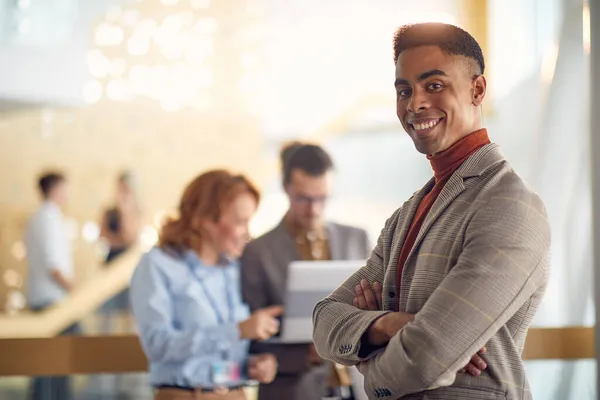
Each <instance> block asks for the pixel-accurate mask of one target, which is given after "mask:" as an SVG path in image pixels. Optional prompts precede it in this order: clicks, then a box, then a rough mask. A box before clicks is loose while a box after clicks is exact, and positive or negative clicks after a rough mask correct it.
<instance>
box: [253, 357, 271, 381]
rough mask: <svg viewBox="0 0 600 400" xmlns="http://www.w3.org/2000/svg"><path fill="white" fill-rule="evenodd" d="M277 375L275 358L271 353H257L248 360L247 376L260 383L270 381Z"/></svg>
mask: <svg viewBox="0 0 600 400" xmlns="http://www.w3.org/2000/svg"><path fill="white" fill-rule="evenodd" d="M275 375H277V359H276V358H275V356H274V355H273V354H259V355H257V356H251V357H250V359H249V360H248V376H249V377H250V379H253V380H255V381H258V382H260V383H271V382H273V379H275Z"/></svg>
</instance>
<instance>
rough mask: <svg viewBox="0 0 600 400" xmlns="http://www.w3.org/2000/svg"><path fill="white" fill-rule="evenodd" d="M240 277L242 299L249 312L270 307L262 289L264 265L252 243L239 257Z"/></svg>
mask: <svg viewBox="0 0 600 400" xmlns="http://www.w3.org/2000/svg"><path fill="white" fill-rule="evenodd" d="M240 276H241V286H242V297H243V298H244V301H245V302H246V304H248V306H249V307H250V311H251V312H254V311H256V310H258V309H261V308H265V307H267V306H270V305H271V304H269V301H268V297H267V296H268V293H267V291H266V290H265V287H264V285H265V284H266V277H265V271H264V265H263V263H262V260H261V258H260V253H259V252H257V251H256V250H255V246H254V243H249V244H248V245H247V246H246V248H245V249H244V252H243V253H242V256H241V257H240Z"/></svg>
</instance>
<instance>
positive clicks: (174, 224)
mask: <svg viewBox="0 0 600 400" xmlns="http://www.w3.org/2000/svg"><path fill="white" fill-rule="evenodd" d="M242 193H249V194H250V195H252V197H254V198H255V199H256V202H257V203H258V201H259V200H260V193H259V191H258V190H257V189H256V187H255V186H254V185H253V184H252V183H251V182H250V181H249V180H248V179H247V178H246V177H244V176H243V175H233V174H231V173H229V172H228V171H225V170H213V171H209V172H205V173H203V174H202V175H200V176H198V177H197V178H196V179H194V180H193V181H192V182H191V183H190V184H188V186H187V187H186V189H185V191H184V192H183V196H182V197H181V202H180V203H179V216H178V217H176V218H171V219H169V220H168V221H167V222H166V223H165V224H164V226H163V227H162V230H161V232H160V235H159V245H160V247H162V248H169V249H173V250H177V251H183V250H186V249H197V248H199V246H200V244H201V243H202V240H203V239H204V232H203V230H202V222H204V221H207V220H210V221H213V222H217V221H218V220H219V218H220V217H221V213H222V211H223V209H224V208H225V207H226V206H227V205H228V204H229V203H231V202H232V201H233V200H235V198H236V197H237V196H239V195H240V194H242Z"/></svg>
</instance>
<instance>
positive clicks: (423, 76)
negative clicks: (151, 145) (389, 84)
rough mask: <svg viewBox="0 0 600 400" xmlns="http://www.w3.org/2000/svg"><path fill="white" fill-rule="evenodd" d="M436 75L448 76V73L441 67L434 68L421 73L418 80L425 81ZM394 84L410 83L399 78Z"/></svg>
mask: <svg viewBox="0 0 600 400" xmlns="http://www.w3.org/2000/svg"><path fill="white" fill-rule="evenodd" d="M436 75H439V76H448V74H447V73H445V72H444V71H442V70H441V69H432V70H430V71H426V72H423V73H422V74H421V75H419V76H418V77H417V82H420V81H424V80H425V79H427V78H429V77H432V76H436ZM394 86H409V84H408V81H407V80H406V79H402V78H398V79H396V80H395V81H394Z"/></svg>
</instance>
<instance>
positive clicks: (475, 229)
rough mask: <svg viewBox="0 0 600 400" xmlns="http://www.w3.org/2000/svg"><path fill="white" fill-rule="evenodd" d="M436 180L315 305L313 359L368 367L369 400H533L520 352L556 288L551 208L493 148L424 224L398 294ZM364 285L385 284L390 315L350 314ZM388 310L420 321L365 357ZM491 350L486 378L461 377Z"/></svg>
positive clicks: (467, 165)
mask: <svg viewBox="0 0 600 400" xmlns="http://www.w3.org/2000/svg"><path fill="white" fill-rule="evenodd" d="M433 183H434V182H433V180H431V181H430V182H428V183H427V185H426V186H425V187H424V188H422V189H421V190H419V191H418V192H416V193H415V194H414V195H413V197H411V198H410V199H409V200H408V201H407V202H406V203H404V205H403V206H402V207H401V208H400V209H398V210H397V211H396V212H395V213H394V214H393V215H392V217H391V218H390V219H389V220H388V221H387V222H386V224H385V227H384V228H383V230H382V232H381V235H380V237H379V241H378V243H377V246H376V247H375V249H374V250H373V252H372V254H371V257H370V258H369V260H368V261H367V265H366V266H364V267H363V268H361V269H360V270H359V271H358V272H356V273H355V274H354V275H353V276H352V277H350V278H349V279H348V280H347V281H346V282H344V283H343V284H342V285H341V286H340V287H339V288H338V289H336V291H335V292H333V293H332V294H331V295H330V296H328V297H327V298H325V299H324V300H322V301H321V302H320V303H319V304H317V306H316V308H315V311H314V325H315V328H314V341H315V345H316V347H317V350H318V352H319V354H320V355H321V356H322V357H324V358H327V359H330V360H333V361H335V362H338V363H340V364H344V365H357V364H359V363H360V369H361V370H362V371H363V373H364V375H365V389H366V392H367V395H368V396H369V398H370V399H380V398H383V399H400V398H401V399H415V400H416V399H423V400H426V399H430V400H436V399H440V400H441V399H444V400H452V399H482V400H483V399H511V400H526V399H531V392H530V389H529V385H528V382H527V378H526V376H525V370H524V367H523V363H522V361H521V352H522V350H523V345H524V342H525V335H526V333H527V329H528V327H529V325H530V323H531V320H532V318H533V316H534V314H535V311H536V310H537V308H538V306H539V303H540V301H541V299H542V295H543V293H544V290H545V287H546V284H547V282H548V275H549V248H550V227H549V223H548V219H547V217H546V212H545V208H544V205H543V203H542V201H541V200H540V198H539V197H538V196H537V195H536V194H535V193H534V192H533V191H532V190H531V189H530V188H529V187H527V185H526V184H525V183H524V182H523V181H522V180H521V178H519V176H518V175H517V174H516V173H515V172H514V171H513V170H512V168H511V167H510V165H509V163H508V161H507V160H506V159H505V158H504V156H503V155H502V154H501V153H500V151H499V149H498V146H497V145H495V144H489V145H486V146H484V147H482V148H481V149H479V150H478V151H477V152H475V153H474V154H473V155H472V156H471V157H469V159H467V160H466V161H465V162H464V163H463V164H462V165H461V166H460V168H459V169H458V170H457V171H456V172H455V173H454V174H453V175H452V177H451V178H450V180H449V181H448V182H447V184H446V185H445V187H444V189H443V190H442V192H441V194H440V195H439V197H438V199H437V200H436V202H435V203H434V205H433V207H432V209H431V210H430V212H429V214H428V215H427V217H426V219H425V221H424V223H423V226H422V228H421V231H420V232H419V235H418V237H417V240H416V243H415V245H414V247H413V248H412V250H411V252H410V254H409V256H408V259H407V261H406V264H405V266H404V268H403V270H402V286H401V288H400V293H398V291H397V279H396V274H397V269H398V257H399V254H400V250H401V248H402V245H403V242H404V237H405V235H406V233H407V231H408V228H409V226H410V224H411V221H412V219H413V216H414V214H415V211H416V210H417V207H418V205H419V202H420V201H421V199H422V198H423V196H424V195H425V194H426V193H427V192H428V191H429V190H430V189H431V187H432V186H433ZM363 278H366V279H368V280H369V281H370V282H371V283H372V282H373V281H378V282H383V311H362V310H359V309H357V308H355V307H353V306H352V299H353V293H354V291H353V289H354V287H355V286H356V285H357V284H358V283H359V282H360V280H361V279H363ZM398 300H399V301H398ZM390 311H404V312H408V313H412V314H416V316H415V320H414V322H411V323H409V324H408V325H406V326H405V327H404V328H403V329H402V330H401V331H400V332H399V333H398V334H397V335H396V336H395V337H394V338H392V340H391V341H390V343H389V344H388V345H387V347H385V348H384V349H381V350H378V351H375V352H372V353H371V354H366V355H363V354H362V352H361V356H359V351H360V350H361V338H362V337H363V334H364V333H365V332H366V331H367V329H368V327H369V326H370V325H371V323H372V322H373V321H374V320H375V319H377V318H378V317H379V316H381V315H383V314H385V313H387V312H390ZM484 345H486V347H487V353H486V354H485V355H484V359H485V360H486V362H487V364H488V368H487V369H486V370H485V371H484V372H483V374H482V376H480V377H473V376H470V375H468V374H463V373H458V371H459V370H460V369H461V368H462V367H464V366H465V365H466V364H467V363H468V361H469V360H470V358H471V356H472V355H473V354H475V353H476V352H477V351H478V350H479V349H480V348H481V347H482V346H484ZM363 350H364V349H363Z"/></svg>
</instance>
